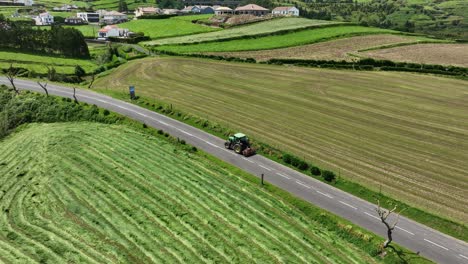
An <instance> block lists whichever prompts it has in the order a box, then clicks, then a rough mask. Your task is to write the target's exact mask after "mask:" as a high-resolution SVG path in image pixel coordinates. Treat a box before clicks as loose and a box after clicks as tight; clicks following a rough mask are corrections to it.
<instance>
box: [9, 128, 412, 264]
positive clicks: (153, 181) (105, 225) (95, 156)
mask: <svg viewBox="0 0 468 264" xmlns="http://www.w3.org/2000/svg"><path fill="white" fill-rule="evenodd" d="M0 160H1V163H0V190H1V192H0V193H1V194H2V195H1V196H0V208H1V209H2V214H1V215H0V223H1V225H0V226H1V227H0V261H1V262H6V263H9V262H13V263H17V262H22V263H32V262H41V263H179V262H182V263H252V262H258V263H375V262H378V260H379V259H377V258H371V257H370V256H369V255H368V253H365V252H363V251H362V250H360V249H358V248H356V246H355V245H354V244H352V243H349V242H346V241H345V240H344V239H341V238H340V236H339V235H338V234H337V233H335V232H337V231H330V230H328V229H327V228H324V226H323V223H321V222H320V221H311V220H309V217H307V215H306V214H305V212H304V211H302V209H298V208H296V207H295V205H292V203H291V202H290V201H288V200H285V199H283V198H282V197H281V196H279V195H278V194H277V193H274V192H271V191H269V190H268V189H265V188H259V186H258V185H257V184H254V183H252V182H251V181H249V180H248V179H247V178H246V177H245V176H239V175H236V174H233V173H232V172H231V171H230V170H228V169H224V168H222V167H219V166H217V165H215V164H213V163H212V162H211V161H210V160H207V159H206V158H204V157H203V156H201V155H194V154H190V153H188V152H186V151H184V150H182V149H180V148H177V147H176V146H175V145H173V144H169V143H168V142H167V141H164V140H161V139H157V138H154V137H152V136H148V135H143V134H140V133H139V132H136V131H134V130H132V129H129V128H128V127H125V126H117V125H102V124H96V123H56V124H32V125H28V126H27V127H25V128H23V129H22V130H21V131H20V132H17V133H16V134H13V135H11V136H9V137H8V138H7V139H4V140H3V141H2V142H1V144H0ZM311 210H316V209H311ZM319 212H320V211H319ZM346 228H348V229H349V228H353V227H352V226H351V225H349V226H347V227H346ZM355 232H360V234H361V236H363V237H367V238H368V239H369V238H370V237H371V236H372V235H369V234H364V233H362V231H355ZM412 258H413V257H412ZM418 259H419V258H418Z"/></svg>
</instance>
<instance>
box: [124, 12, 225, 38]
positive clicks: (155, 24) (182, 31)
mask: <svg viewBox="0 0 468 264" xmlns="http://www.w3.org/2000/svg"><path fill="white" fill-rule="evenodd" d="M209 16H211V15H208V17H209ZM205 17H207V15H194V16H184V17H183V18H182V19H181V18H179V17H171V18H169V19H141V20H132V21H129V22H126V23H123V24H120V25H119V26H120V27H122V28H128V29H130V30H131V31H133V32H143V33H145V35H146V36H149V37H150V38H152V39H157V38H165V37H174V36H183V35H190V34H197V33H203V32H210V31H217V30H220V29H219V28H212V27H208V26H204V25H199V24H194V23H192V22H191V20H193V19H200V18H205Z"/></svg>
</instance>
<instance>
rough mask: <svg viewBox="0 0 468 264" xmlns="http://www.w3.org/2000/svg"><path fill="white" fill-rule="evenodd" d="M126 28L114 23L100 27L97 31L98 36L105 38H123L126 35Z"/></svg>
mask: <svg viewBox="0 0 468 264" xmlns="http://www.w3.org/2000/svg"><path fill="white" fill-rule="evenodd" d="M128 33H129V31H128V29H126V28H119V27H118V26H116V25H109V26H105V27H103V28H101V29H100V30H99V32H98V38H100V39H106V38H108V37H121V38H125V37H128Z"/></svg>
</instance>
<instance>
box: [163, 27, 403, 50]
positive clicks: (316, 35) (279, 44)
mask: <svg viewBox="0 0 468 264" xmlns="http://www.w3.org/2000/svg"><path fill="white" fill-rule="evenodd" d="M395 32H396V31H392V30H386V29H379V28H369V27H362V26H336V27H326V28H316V29H308V30H302V31H298V32H293V33H288V34H284V35H274V36H267V37H259V38H252V39H238V40H230V41H224V42H209V43H200V44H192V45H166V46H158V47H155V50H160V51H169V52H175V53H197V52H214V51H245V50H265V49H277V48H285V47H291V46H299V45H304V44H310V43H315V42H319V41H324V40H328V39H333V38H338V37H343V36H352V35H366V34H376V33H395Z"/></svg>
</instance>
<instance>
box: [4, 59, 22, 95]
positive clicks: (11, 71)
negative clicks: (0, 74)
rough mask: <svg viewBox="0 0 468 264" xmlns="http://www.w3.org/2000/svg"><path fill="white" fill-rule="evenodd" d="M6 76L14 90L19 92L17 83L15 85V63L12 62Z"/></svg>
mask: <svg viewBox="0 0 468 264" xmlns="http://www.w3.org/2000/svg"><path fill="white" fill-rule="evenodd" d="M5 76H6V77H7V79H8V81H10V83H11V86H12V87H13V90H14V91H15V93H16V94H19V90H18V89H17V88H16V85H15V79H16V72H15V69H14V68H13V64H10V68H8V71H7V72H6V73H5Z"/></svg>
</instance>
